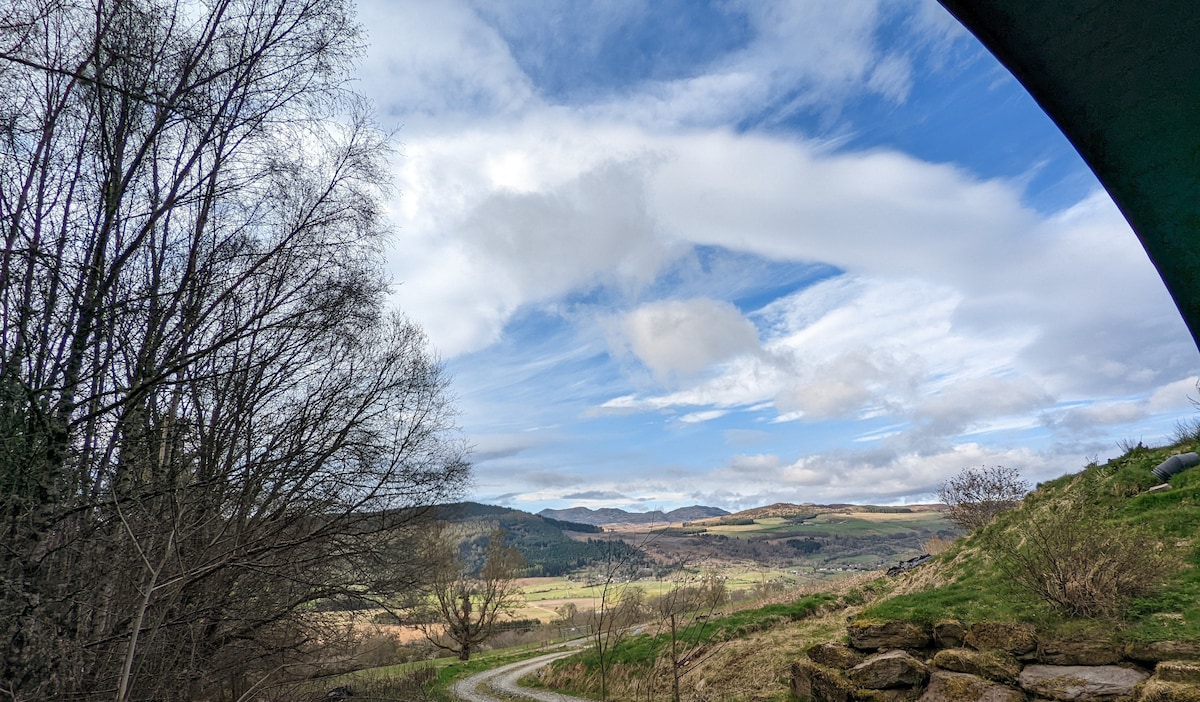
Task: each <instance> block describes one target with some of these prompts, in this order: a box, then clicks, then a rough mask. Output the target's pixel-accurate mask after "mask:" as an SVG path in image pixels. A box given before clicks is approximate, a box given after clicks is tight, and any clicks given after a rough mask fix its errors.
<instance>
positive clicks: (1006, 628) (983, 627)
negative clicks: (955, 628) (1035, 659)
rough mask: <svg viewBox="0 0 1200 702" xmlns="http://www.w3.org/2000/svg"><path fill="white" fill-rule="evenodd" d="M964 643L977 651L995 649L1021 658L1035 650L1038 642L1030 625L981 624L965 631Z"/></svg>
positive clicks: (1011, 623) (1009, 623) (1010, 623)
mask: <svg viewBox="0 0 1200 702" xmlns="http://www.w3.org/2000/svg"><path fill="white" fill-rule="evenodd" d="M966 643H967V645H968V646H970V647H971V648H974V649H976V650H979V651H986V650H988V649H990V648H996V649H1000V650H1001V651H1008V652H1009V653H1011V654H1013V655H1014V656H1021V655H1024V654H1026V653H1032V652H1033V651H1034V650H1036V649H1037V644H1038V640H1037V635H1036V634H1035V633H1034V628H1033V625H1032V624H1024V623H1017V622H981V623H978V624H972V625H971V628H970V629H968V630H967V636H966Z"/></svg>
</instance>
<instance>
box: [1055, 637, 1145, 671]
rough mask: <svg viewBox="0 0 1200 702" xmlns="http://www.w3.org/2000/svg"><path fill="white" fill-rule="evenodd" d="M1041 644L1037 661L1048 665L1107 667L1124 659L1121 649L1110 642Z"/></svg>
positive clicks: (1089, 640) (1088, 640) (1087, 641)
mask: <svg viewBox="0 0 1200 702" xmlns="http://www.w3.org/2000/svg"><path fill="white" fill-rule="evenodd" d="M1041 644H1042V647H1041V651H1040V652H1039V653H1038V661H1040V662H1042V663H1046V664H1049V665H1108V664H1110V663H1119V662H1120V661H1121V659H1122V658H1124V655H1123V654H1122V651H1121V649H1120V648H1118V647H1117V646H1116V645H1115V644H1113V643H1112V642H1110V641H1098V640H1095V639H1057V640H1051V641H1046V640H1043V641H1042V642H1041Z"/></svg>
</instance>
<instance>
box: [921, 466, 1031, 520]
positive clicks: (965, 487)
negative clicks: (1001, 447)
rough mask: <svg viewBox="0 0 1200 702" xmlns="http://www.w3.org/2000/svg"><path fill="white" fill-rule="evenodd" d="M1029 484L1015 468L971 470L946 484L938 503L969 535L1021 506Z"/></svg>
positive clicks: (943, 485)
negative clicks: (944, 506)
mask: <svg viewBox="0 0 1200 702" xmlns="http://www.w3.org/2000/svg"><path fill="white" fill-rule="evenodd" d="M1028 492H1029V483H1027V482H1025V481H1024V480H1022V479H1021V474H1020V473H1019V472H1017V470H1016V469H1014V468H1005V467H1003V466H994V467H992V468H987V467H980V468H967V469H966V470H964V471H962V472H961V473H959V474H958V475H956V476H954V477H953V478H951V479H949V480H947V481H946V482H945V483H943V484H942V487H941V489H939V490H938V499H940V500H941V501H942V502H943V503H945V504H946V505H947V506H948V507H949V508H950V509H949V512H948V513H947V516H948V517H949V518H950V521H952V522H954V523H955V524H957V525H959V526H961V527H962V528H964V529H967V530H968V531H974V530H975V529H978V528H980V527H982V526H985V525H987V524H988V523H989V522H991V521H992V520H993V519H995V518H996V515H998V514H1000V513H1001V512H1006V511H1008V510H1010V509H1012V508H1014V507H1016V506H1017V505H1018V504H1020V502H1021V499H1022V498H1023V497H1024V496H1025V494H1026V493H1028Z"/></svg>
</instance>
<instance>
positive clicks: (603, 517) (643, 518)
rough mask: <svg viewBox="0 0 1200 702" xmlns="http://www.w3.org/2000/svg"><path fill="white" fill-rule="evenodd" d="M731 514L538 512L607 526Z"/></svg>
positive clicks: (698, 510) (709, 510)
mask: <svg viewBox="0 0 1200 702" xmlns="http://www.w3.org/2000/svg"><path fill="white" fill-rule="evenodd" d="M727 514H729V512H727V511H725V510H723V509H721V508H719V507H702V506H700V505H692V506H691V507H680V508H679V509H673V510H671V511H670V512H663V511H662V510H657V509H656V510H654V511H653V512H626V511H625V510H623V509H615V508H612V507H605V508H602V509H589V508H587V507H571V508H570V509H544V510H542V511H541V512H538V516H539V517H549V518H551V519H561V520H565V521H569V522H578V523H581V524H592V525H595V526H607V525H610V524H678V523H680V522H690V521H695V520H698V519H708V518H710V517H723V516H725V515H727Z"/></svg>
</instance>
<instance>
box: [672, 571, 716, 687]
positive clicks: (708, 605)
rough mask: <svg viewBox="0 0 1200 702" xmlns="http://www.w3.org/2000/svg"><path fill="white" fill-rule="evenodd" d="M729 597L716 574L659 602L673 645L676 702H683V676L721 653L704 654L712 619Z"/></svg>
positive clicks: (680, 587) (680, 586) (677, 588)
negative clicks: (709, 621)
mask: <svg viewBox="0 0 1200 702" xmlns="http://www.w3.org/2000/svg"><path fill="white" fill-rule="evenodd" d="M728 598H729V593H728V591H727V589H726V587H725V581H724V580H722V579H721V578H720V576H718V575H717V574H716V573H708V574H706V575H705V576H704V577H703V578H702V579H701V580H700V581H699V582H697V583H695V584H678V585H676V586H675V587H672V588H671V589H670V590H668V591H667V592H666V593H665V594H663V595H661V596H659V597H658V598H657V599H656V600H655V602H654V611H655V613H656V614H657V615H658V620H659V623H660V625H662V627H663V628H664V629H665V632H666V634H667V636H668V637H669V639H670V642H671V647H670V649H668V651H667V655H668V657H669V664H670V671H671V699H672V700H674V702H679V700H680V699H681V698H680V686H679V683H680V681H681V680H682V679H683V677H684V676H685V675H686V674H687V673H688V672H689V671H691V670H694V669H695V667H696V666H697V665H698V664H699V663H701V662H703V660H705V659H707V658H709V657H711V656H712V655H713V654H714V653H715V651H716V650H717V649H716V648H714V649H712V650H711V651H709V652H708V653H707V654H705V653H702V651H701V649H702V647H703V645H704V644H705V643H706V642H707V639H708V638H709V636H711V633H712V631H711V629H710V628H709V623H708V620H709V618H710V617H711V616H712V615H713V614H714V613H715V612H716V610H717V608H718V607H720V606H721V605H722V604H724V603H725V602H726V601H728ZM706 635H708V636H706Z"/></svg>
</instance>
